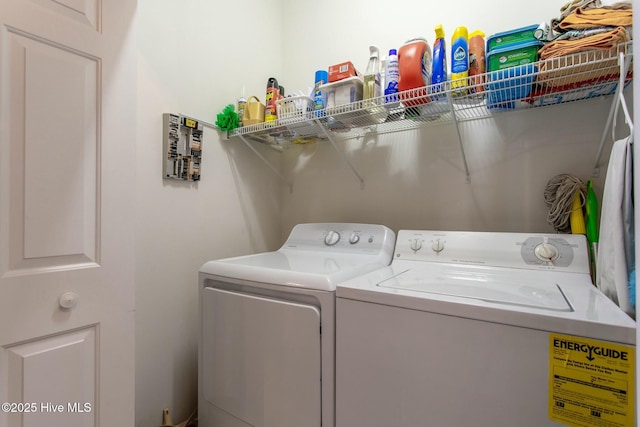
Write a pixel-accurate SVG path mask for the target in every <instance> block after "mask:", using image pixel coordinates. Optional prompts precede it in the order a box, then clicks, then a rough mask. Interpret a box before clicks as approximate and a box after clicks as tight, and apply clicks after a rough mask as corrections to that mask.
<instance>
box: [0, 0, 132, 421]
mask: <svg viewBox="0 0 640 427" xmlns="http://www.w3.org/2000/svg"><path fill="white" fill-rule="evenodd" d="M135 7H136V2H135V1H131V0H107V1H104V0H0V403H2V404H3V405H2V409H1V410H0V427H14V426H25V427H26V426H34V427H36V426H45V425H46V426H48V427H55V426H60V427H63V426H64V427H75V426H78V427H80V426H83V427H87V426H132V425H133V423H134V341H133V333H134V323H133V322H134V308H135V305H134V295H135V293H134V282H133V280H134V264H133V255H134V252H133V228H132V226H133V209H132V205H133V198H134V190H135V185H134V171H133V167H134V151H135V79H136V74H135V70H136V68H135V62H136V55H135V43H134V42H135V34H134V33H133V31H132V29H133V19H134V13H135Z"/></svg>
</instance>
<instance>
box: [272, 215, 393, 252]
mask: <svg viewBox="0 0 640 427" xmlns="http://www.w3.org/2000/svg"><path fill="white" fill-rule="evenodd" d="M394 239H395V233H394V232H393V231H392V230H391V229H390V228H388V227H385V226H384V225H378V224H353V223H311V224H298V225H296V226H295V227H294V228H293V230H292V231H291V234H290V235H289V238H288V239H287V241H286V242H285V243H284V245H283V246H282V248H281V250H313V251H320V252H343V253H349V254H353V255H377V254H384V255H385V256H389V259H390V258H391V255H392V254H393V245H394V243H395V240H394Z"/></svg>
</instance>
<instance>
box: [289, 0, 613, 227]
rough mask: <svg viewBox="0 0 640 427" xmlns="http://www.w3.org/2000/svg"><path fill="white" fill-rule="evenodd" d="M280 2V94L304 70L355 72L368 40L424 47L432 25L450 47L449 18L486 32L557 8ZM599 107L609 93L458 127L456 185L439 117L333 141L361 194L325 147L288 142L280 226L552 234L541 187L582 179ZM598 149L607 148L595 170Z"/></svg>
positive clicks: (452, 138)
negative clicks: (564, 177) (347, 68)
mask: <svg viewBox="0 0 640 427" xmlns="http://www.w3.org/2000/svg"><path fill="white" fill-rule="evenodd" d="M283 1H284V3H285V8H284V10H285V15H284V16H285V20H286V22H287V25H286V26H285V27H284V28H283V32H284V34H285V37H284V40H285V47H284V51H285V53H286V54H285V55H284V78H283V79H281V80H282V81H283V82H284V84H285V86H287V87H289V88H291V89H292V90H295V89H296V88H306V87H308V86H309V85H310V84H311V83H312V81H313V77H314V72H315V70H316V69H322V68H324V69H326V68H327V67H328V66H329V65H331V64H336V63H340V62H342V61H345V60H351V61H352V62H353V63H354V65H355V66H356V68H357V69H359V70H360V71H364V69H365V68H366V63H367V61H368V56H369V52H368V46H369V45H370V44H375V45H377V46H378V47H379V48H380V49H381V51H382V52H385V53H386V52H388V49H390V48H398V47H399V46H400V45H401V44H402V43H404V42H405V41H406V40H407V39H410V38H412V37H416V36H423V37H425V38H427V40H428V41H429V44H430V45H431V46H433V42H434V39H435V33H434V27H435V26H436V25H437V24H439V23H442V24H443V25H444V28H445V33H446V42H447V49H448V50H450V45H451V43H450V41H451V35H452V33H453V30H454V29H455V27H456V26H458V25H465V26H467V27H468V29H469V31H473V30H475V29H482V30H483V31H485V33H486V35H487V37H489V36H490V35H492V34H495V33H497V32H502V31H508V30H512V29H514V28H519V27H523V26H527V25H532V24H536V23H539V22H542V21H549V20H550V19H551V18H553V17H556V16H557V15H558V14H559V7H560V6H561V4H560V3H558V2H557V1H555V0H544V1H540V2H536V4H535V7H527V8H526V11H525V10H523V5H522V4H520V3H517V2H512V1H509V0H500V1H498V2H494V3H492V4H491V6H490V7H491V10H492V11H488V10H487V8H488V7H489V6H488V5H487V4H486V3H482V2H472V1H457V2H439V3H437V7H433V6H431V7H430V6H429V3H426V2H421V1H419V0H415V1H414V0H397V1H394V2H371V1H364V0H357V1H350V2H343V1H337V0H327V1H324V2H322V3H321V9H320V10H318V9H316V8H315V7H317V6H318V5H317V4H315V5H314V6H315V7H314V6H312V5H311V4H309V3H308V2H300V1H295V0H283ZM337 11H340V12H337ZM314 14H318V15H317V16H315V17H314ZM320 16H321V17H320ZM309 23H312V25H311V26H309V25H308V24H309ZM329 24H330V25H329ZM319 28H321V29H325V30H326V31H324V32H320V31H318V29H319ZM610 103H611V99H610V98H607V99H596V100H593V101H591V102H589V103H575V104H570V105H566V106H557V107H552V108H546V109H537V110H530V111H525V112H515V113H509V114H506V115H505V114H503V115H496V117H495V118H490V119H486V120H480V121H476V122H466V123H463V124H461V127H460V129H461V134H462V139H463V145H464V148H465V151H466V155H467V161H468V165H469V170H470V174H471V182H470V183H468V184H467V183H465V176H464V172H463V163H462V160H461V154H460V149H459V144H458V139H457V135H456V132H455V128H454V127H453V126H452V125H449V124H444V125H437V126H433V127H429V128H426V129H422V130H420V131H409V132H402V133H396V134H392V135H389V134H388V135H383V136H379V137H375V136H373V137H370V138H365V139H356V140H349V141H346V142H344V141H338V145H339V147H340V148H341V149H343V150H344V151H345V152H346V154H347V156H348V158H349V159H350V160H351V161H352V162H353V163H354V165H355V166H356V169H357V170H358V172H359V173H360V174H362V175H363V176H364V179H365V189H364V190H361V189H360V185H359V182H358V181H357V179H356V178H355V177H354V175H353V174H351V172H350V170H349V169H348V167H347V166H346V165H344V163H342V162H341V159H340V156H339V155H338V154H337V153H336V152H335V151H334V150H333V148H332V147H331V146H330V144H315V145H314V146H306V147H295V149H293V150H289V151H288V152H287V153H286V154H285V159H286V162H285V170H286V171H287V173H289V174H290V178H291V180H292V181H293V182H294V191H293V193H291V194H290V193H289V191H288V189H287V188H283V203H284V204H283V215H282V230H283V233H286V232H287V230H289V229H290V228H291V227H292V226H293V225H295V224H296V223H299V222H309V221H329V220H330V221H354V222H372V223H383V224H386V225H388V226H389V227H391V228H393V229H394V230H396V231H397V230H398V229H400V228H418V229H430V228H433V229H455V230H482V231H521V232H526V231H528V232H548V231H553V228H552V227H551V226H549V225H548V224H547V222H546V215H547V207H546V205H545V203H544V199H543V190H544V187H545V185H546V183H547V182H548V181H549V179H551V178H552V177H553V176H555V175H556V174H559V173H570V174H574V175H577V176H579V177H580V178H582V179H583V180H585V181H586V180H587V179H589V178H591V175H592V170H593V163H594V161H595V156H596V153H597V149H598V144H599V142H600V138H601V136H602V132H603V130H604V124H605V121H606V117H607V114H608V111H609V107H610ZM338 139H339V138H338ZM607 147H610V145H607ZM607 156H608V150H606V151H605V156H604V157H603V159H602V164H603V165H605V166H606V161H607ZM605 173H606V167H604V168H603V169H602V170H601V173H600V178H597V179H595V181H594V184H595V188H596V191H597V193H598V194H600V191H601V189H602V186H603V179H604V176H605Z"/></svg>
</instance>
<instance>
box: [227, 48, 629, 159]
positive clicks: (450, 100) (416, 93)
mask: <svg viewBox="0 0 640 427" xmlns="http://www.w3.org/2000/svg"><path fill="white" fill-rule="evenodd" d="M632 50H633V47H632V42H626V43H623V44H620V45H619V46H618V47H617V48H616V49H612V50H606V51H588V52H581V53H576V54H572V55H567V56H562V57H557V58H551V59H547V60H543V61H538V62H535V63H530V64H526V65H521V66H518V67H512V68H507V69H504V70H499V71H492V72H488V73H484V74H481V75H477V76H474V77H469V78H468V79H465V80H464V81H463V82H462V83H463V84H465V85H464V86H463V87H459V84H460V83H461V82H460V81H453V82H451V81H447V82H445V83H442V84H439V85H430V86H425V87H422V88H418V89H412V90H409V91H404V92H399V93H397V94H395V95H389V96H381V97H378V98H373V99H368V100H364V101H357V102H353V103H350V104H345V105H339V106H335V107H332V108H328V109H326V110H323V111H320V112H316V111H313V110H311V109H306V110H303V111H298V112H297V113H296V114H291V115H288V116H287V117H283V118H280V119H278V120H277V121H274V122H267V123H258V124H255V125H251V126H245V127H241V128H238V129H234V130H232V131H230V132H229V133H228V137H229V138H232V137H235V136H241V137H243V138H247V139H253V140H258V141H260V142H263V143H267V144H269V145H270V146H272V147H274V148H277V149H285V148H287V147H289V146H291V145H294V144H301V143H302V144H304V143H309V142H315V141H317V140H319V139H327V138H329V135H334V134H335V135H336V136H340V137H341V138H354V137H359V136H362V135H363V134H365V133H370V132H375V133H378V134H383V133H389V132H398V131H405V130H411V129H418V128H422V127H425V126H432V125H437V124H442V123H454V124H455V125H456V126H457V123H459V122H464V121H469V120H479V119H484V118H488V117H491V116H493V115H494V114H500V113H505V112H510V111H514V110H522V109H529V108H539V107H547V106H551V105H558V104H563V103H567V102H574V101H578V100H584V99H589V98H595V97H600V96H606V95H611V94H614V93H615V92H616V90H617V87H618V84H619V81H620V80H621V79H620V64H619V54H620V53H624V55H625V56H627V57H628V58H629V59H630V58H632ZM631 70H632V68H629V72H628V73H627V75H626V76H625V78H624V79H623V80H624V84H625V86H626V85H627V84H628V83H629V82H630V81H631V79H632V71H631ZM285 99H286V98H285Z"/></svg>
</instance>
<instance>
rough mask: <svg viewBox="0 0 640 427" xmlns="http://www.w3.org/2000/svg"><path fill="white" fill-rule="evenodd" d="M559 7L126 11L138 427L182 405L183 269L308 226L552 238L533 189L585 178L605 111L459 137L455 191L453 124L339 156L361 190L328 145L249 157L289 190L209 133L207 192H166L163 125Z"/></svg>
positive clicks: (513, 123)
mask: <svg viewBox="0 0 640 427" xmlns="http://www.w3.org/2000/svg"><path fill="white" fill-rule="evenodd" d="M560 6H561V3H558V2H557V1H556V0H543V1H540V2H536V3H535V6H531V5H529V6H526V9H527V10H526V11H525V10H524V9H523V7H524V6H523V4H520V3H515V2H512V1H509V0H499V1H496V2H493V3H492V4H491V5H490V6H487V3H482V2H472V1H469V0H465V1H459V2H440V3H438V4H437V6H432V7H429V6H428V3H425V2H422V1H419V0H412V1H409V0H396V1H394V2H388V1H385V2H382V1H363V0H352V1H348V2H345V1H342V2H338V1H336V0H326V1H324V2H322V3H317V2H308V1H300V0H267V1H261V0H238V1H235V2H233V3H223V2H212V1H206V0H187V1H181V2H175V1H170V0H138V23H139V28H138V34H139V42H138V43H139V49H140V55H139V63H138V67H139V81H138V121H139V126H138V128H139V132H138V135H137V138H138V141H137V150H136V151H137V153H136V155H137V194H138V205H137V230H136V241H137V251H136V265H137V292H136V300H137V301H136V302H137V313H136V317H137V330H136V337H137V338H136V340H137V355H136V360H137V365H136V384H137V391H136V425H137V426H138V427H147V426H156V425H159V424H160V420H161V419H160V416H161V410H162V408H164V407H168V408H170V409H171V412H172V415H173V419H174V421H175V422H177V421H178V420H182V419H184V418H186V416H187V415H188V414H189V413H190V412H191V410H192V409H194V408H195V404H196V400H197V399H196V397H197V396H196V390H197V389H196V384H197V378H196V371H197V357H196V346H197V334H196V329H197V311H198V306H197V287H196V281H197V274H196V272H197V270H198V267H199V266H200V265H201V264H202V263H203V262H204V261H206V260H209V259H215V258H221V257H225V256H232V255H236V254H244V253H251V252H259V251H264V250H272V249H275V248H277V247H278V246H279V245H280V244H281V243H282V241H283V239H284V237H286V235H287V234H288V233H289V231H290V229H291V227H292V226H293V225H295V224H296V223H300V222H311V221H353V222H372V223H382V224H386V225H388V226H390V227H392V228H393V229H394V230H398V229H400V228H442V229H462V230H505V231H507V230H508V231H549V230H550V227H549V226H547V225H546V219H545V218H546V207H545V206H544V201H543V196H542V191H543V188H544V185H545V184H546V182H547V181H548V180H549V179H550V178H551V177H552V176H554V175H555V174H558V173H572V174H576V175H578V176H580V177H582V178H583V179H588V178H590V175H591V170H592V166H593V161H594V159H595V154H596V150H597V144H598V142H599V140H600V137H601V135H602V130H603V126H604V122H605V119H606V114H607V113H608V109H609V105H610V104H609V102H610V99H597V100H594V101H592V102H590V103H587V104H585V103H576V104H573V105H567V106H561V107H553V108H548V109H540V110H535V111H526V112H516V113H513V114H507V115H501V116H499V117H496V118H495V119H487V120H482V121H478V122H472V123H465V124H463V125H462V127H461V132H462V137H463V143H464V146H465V149H466V151H467V159H468V161H469V168H470V172H471V182H470V183H468V184H467V183H465V177H464V172H463V170H462V163H461V159H460V150H459V147H458V142H457V139H456V138H457V137H456V133H455V130H454V129H453V128H452V127H451V126H449V125H439V126H435V127H430V128H426V129H423V130H420V131H409V132H403V133H400V134H395V135H385V136H380V137H377V138H368V139H361V140H350V141H346V142H339V147H340V148H342V149H344V150H345V151H346V153H347V155H348V156H349V158H350V159H351V160H352V161H353V162H354V164H355V166H356V167H357V168H358V170H359V171H360V172H361V173H362V174H363V176H364V178H365V180H366V186H365V189H364V190H361V189H360V186H359V183H358V181H357V180H356V178H355V177H354V176H353V175H352V174H351V172H350V171H349V169H348V168H347V167H346V166H345V165H344V164H343V163H342V162H341V160H340V157H339V156H338V154H337V153H335V151H333V149H332V148H331V146H330V145H329V144H313V145H309V146H301V147H295V148H292V149H291V150H289V151H287V152H286V153H284V154H283V155H281V154H279V153H275V152H273V151H270V150H264V149H263V148H264V147H260V146H258V145H255V146H256V148H257V149H259V150H261V152H263V153H264V154H265V155H266V156H267V157H268V158H269V160H270V161H272V162H273V164H275V165H276V166H277V167H281V168H282V171H283V173H284V174H286V175H288V176H290V177H291V179H292V180H293V181H294V189H293V193H290V192H289V189H288V187H287V186H286V185H284V184H283V183H282V182H281V181H280V180H279V179H278V178H277V176H276V175H275V174H273V172H272V171H271V170H269V169H268V168H267V167H266V166H265V165H264V164H263V163H262V162H261V161H260V160H259V159H257V157H256V156H255V155H254V154H253V153H252V152H250V151H249V150H248V149H247V147H245V146H244V145H243V144H242V143H241V142H240V141H238V140H232V141H225V140H221V139H220V138H219V135H218V133H217V132H215V131H213V130H211V129H206V130H205V143H204V154H203V170H202V181H201V182H199V183H198V184H184V183H172V182H166V181H163V180H162V179H161V169H162V152H161V151H162V150H161V145H162V136H161V121H162V113H164V112H176V113H183V114H187V115H190V116H194V117H197V118H201V119H202V120H207V121H210V122H214V121H215V115H216V114H217V113H218V112H219V111H220V110H222V108H223V107H224V106H225V105H226V104H228V103H233V102H235V100H236V99H237V97H238V96H239V95H240V94H241V90H242V86H243V85H245V86H246V89H245V90H246V92H245V95H247V96H248V95H252V94H256V95H258V96H259V97H260V98H261V99H262V100H264V91H265V85H266V80H267V78H268V77H270V76H274V77H277V78H278V80H279V82H280V83H281V84H283V85H284V86H285V87H286V89H287V92H289V93H291V92H293V91H296V90H306V88H307V87H308V86H310V85H311V84H312V83H313V77H314V72H315V70H316V69H320V68H327V67H328V65H330V64H334V63H338V62H342V61H344V60H351V61H353V62H354V64H355V65H356V67H357V68H359V69H360V70H364V68H365V67H366V61H367V59H368V46H369V45H370V44H376V45H378V46H379V47H380V48H381V50H382V51H387V50H388V49H389V48H392V47H396V48H397V47H399V46H400V45H401V44H402V43H403V42H404V41H405V40H406V39H408V38H411V37H414V36H424V37H426V38H427V39H428V40H429V43H430V44H433V39H434V34H433V27H434V26H435V25H436V24H438V23H442V24H443V25H444V27H445V31H446V34H447V39H448V44H450V43H449V39H450V36H451V34H452V32H453V29H454V28H455V27H456V26H457V25H461V24H462V25H466V26H467V27H468V28H469V30H470V31H472V30H474V29H476V28H480V29H483V30H484V31H485V32H486V33H487V35H490V34H493V33H496V32H499V31H504V30H509V29H513V28H517V27H521V26H524V25H529V24H533V23H538V22H542V21H544V20H549V19H550V18H552V17H554V16H555V15H556V14H557V12H558V9H559V7H560ZM390 7H391V9H390ZM488 7H490V8H491V11H489V10H487V8H488ZM336 28H337V29H336ZM605 162H606V156H605V157H604V158H603V163H604V164H606V163H605ZM604 173H605V170H604V168H603V170H602V172H601V174H600V176H601V178H599V179H597V180H596V189H597V190H598V192H600V191H601V188H602V179H603V178H604Z"/></svg>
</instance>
